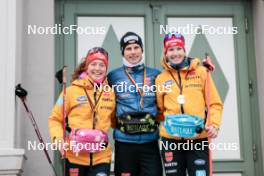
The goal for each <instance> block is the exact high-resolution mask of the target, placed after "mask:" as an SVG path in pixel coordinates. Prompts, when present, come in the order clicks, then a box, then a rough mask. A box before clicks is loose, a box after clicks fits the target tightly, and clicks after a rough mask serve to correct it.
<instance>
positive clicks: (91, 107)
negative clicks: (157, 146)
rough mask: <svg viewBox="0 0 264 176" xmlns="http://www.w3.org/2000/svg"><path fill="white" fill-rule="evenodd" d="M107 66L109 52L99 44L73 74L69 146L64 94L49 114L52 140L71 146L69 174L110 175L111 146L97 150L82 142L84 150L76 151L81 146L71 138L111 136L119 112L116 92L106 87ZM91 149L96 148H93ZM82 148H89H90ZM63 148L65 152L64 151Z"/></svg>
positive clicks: (68, 106)
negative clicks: (65, 131) (65, 121)
mask: <svg viewBox="0 0 264 176" xmlns="http://www.w3.org/2000/svg"><path fill="white" fill-rule="evenodd" d="M107 67H108V53H107V52H106V51H105V50H104V49H103V48H99V47H95V48H92V49H91V50H90V51H89V52H88V54H87V57H86V58H85V59H84V61H83V62H82V63H81V64H80V65H79V66H78V67H77V68H76V70H75V72H74V74H73V76H72V83H71V85H70V86H69V87H67V89H66V99H65V105H66V115H67V118H68V120H67V121H68V122H67V126H69V128H70V130H71V132H70V135H68V136H67V142H68V145H64V144H65V143H66V142H63V140H62V139H63V133H64V130H63V126H64V125H63V112H62V109H63V108H62V106H63V101H62V96H63V95H62V94H61V95H60V97H59V98H58V100H57V103H56V105H55V106H54V108H53V111H52V113H51V115H50V117H49V132H50V136H51V138H52V140H53V141H54V142H56V143H57V144H58V143H59V142H62V143H63V144H61V145H63V146H64V147H66V146H67V147H68V148H66V150H67V151H66V171H65V173H66V175H67V176H68V175H69V176H70V175H78V176H87V175H90V174H91V175H93V176H95V175H98V174H99V175H102V176H103V175H104V176H106V175H109V173H110V162H111V147H110V145H101V144H100V146H99V147H101V148H100V149H97V150H96V149H95V147H98V146H95V144H94V146H92V145H93V144H92V143H86V144H85V145H83V146H80V145H78V147H79V148H77V149H80V150H77V151H76V150H74V149H76V146H77V145H76V143H73V142H72V141H74V142H76V141H75V140H73V139H70V138H74V139H76V140H77V138H78V135H80V136H79V138H80V139H81V140H82V139H85V138H93V137H94V139H95V141H94V142H95V143H96V140H98V138H100V137H102V136H98V134H100V135H102V134H103V135H106V136H103V137H104V138H107V133H108V131H109V129H110V127H111V124H113V121H112V119H114V118H113V114H114V111H115V95H114V93H113V92H112V91H111V89H110V88H109V87H108V89H106V88H105V86H108V84H107V82H106V80H105V78H106V74H107ZM99 86H101V88H100V87H99ZM75 135H76V136H75ZM93 135H95V136H93ZM96 135H97V136H96ZM72 136H74V137H72ZM103 137H102V138H103ZM88 140H89V139H88ZM58 141H59V142H58ZM74 144H75V145H74ZM81 144H83V143H81ZM87 144H90V145H87ZM74 147H75V148H74ZM85 147H86V148H85ZM91 148H92V149H94V151H91V150H92V149H91ZM64 149H65V148H64ZM81 149H86V151H85V150H84V151H82V150H81ZM89 150H90V152H89ZM60 151H61V153H63V150H60Z"/></svg>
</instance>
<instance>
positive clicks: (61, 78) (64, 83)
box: [55, 66, 67, 175]
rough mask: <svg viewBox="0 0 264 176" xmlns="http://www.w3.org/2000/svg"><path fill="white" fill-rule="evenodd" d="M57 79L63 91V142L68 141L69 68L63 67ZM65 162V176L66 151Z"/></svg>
mask: <svg viewBox="0 0 264 176" xmlns="http://www.w3.org/2000/svg"><path fill="white" fill-rule="evenodd" d="M55 77H56V78H57V80H58V81H59V83H60V84H62V91H63V97H62V100H63V105H62V116H63V142H65V141H66V117H67V114H66V103H65V101H66V86H67V66H63V67H62V69H61V70H59V71H58V72H57V73H56V75H55ZM63 150H64V149H63ZM61 157H62V159H63V160H64V161H63V175H66V161H65V159H66V151H65V150H64V151H63V155H62V156H61Z"/></svg>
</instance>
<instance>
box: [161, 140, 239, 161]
mask: <svg viewBox="0 0 264 176" xmlns="http://www.w3.org/2000/svg"><path fill="white" fill-rule="evenodd" d="M159 146H160V150H169V151H175V150H206V149H208V148H209V149H210V150H218V151H237V150H239V144H238V143H235V142H234V143H210V144H209V143H208V141H201V142H195V141H194V140H186V141H185V142H178V141H176V142H169V141H160V143H159ZM165 156H166V160H168V161H169V160H170V159H171V158H172V157H173V155H172V154H171V153H169V152H167V153H166V155H165ZM197 162H198V161H197Z"/></svg>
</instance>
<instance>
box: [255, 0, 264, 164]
mask: <svg viewBox="0 0 264 176" xmlns="http://www.w3.org/2000/svg"><path fill="white" fill-rule="evenodd" d="M253 18H254V35H255V50H256V62H257V78H258V95H259V97H258V98H259V110H260V118H261V124H264V108H263V104H264V96H263V90H264V77H263V75H264V69H263V67H264V50H263V46H264V34H263V29H264V20H263V18H264V0H254V1H253ZM261 134H262V135H261V137H262V151H264V128H261ZM262 153H263V158H264V152H262ZM263 167H264V166H263Z"/></svg>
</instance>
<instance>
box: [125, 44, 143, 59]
mask: <svg viewBox="0 0 264 176" xmlns="http://www.w3.org/2000/svg"><path fill="white" fill-rule="evenodd" d="M124 57H125V59H126V60H127V61H128V62H129V63H130V64H137V63H139V62H140V61H141V59H142V49H141V47H140V46H139V45H138V44H135V43H134V44H130V45H127V47H126V48H125V50H124Z"/></svg>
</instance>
